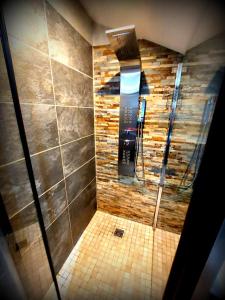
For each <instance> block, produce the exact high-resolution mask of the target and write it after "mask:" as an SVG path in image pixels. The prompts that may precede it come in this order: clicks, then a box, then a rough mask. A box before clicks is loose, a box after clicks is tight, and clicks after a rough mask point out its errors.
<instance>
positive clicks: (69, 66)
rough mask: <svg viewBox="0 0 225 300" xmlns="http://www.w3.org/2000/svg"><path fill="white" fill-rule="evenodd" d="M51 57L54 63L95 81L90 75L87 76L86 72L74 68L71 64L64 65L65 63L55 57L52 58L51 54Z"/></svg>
mask: <svg viewBox="0 0 225 300" xmlns="http://www.w3.org/2000/svg"><path fill="white" fill-rule="evenodd" d="M49 57H50V59H51V60H54V61H56V62H57V63H60V64H62V65H65V66H66V67H68V68H70V69H72V70H74V71H76V72H78V73H80V74H82V75H84V76H86V77H88V78H90V79H93V77H91V76H90V75H88V74H86V73H84V72H82V71H80V70H78V69H77V68H75V67H72V66H71V65H69V64H66V63H64V62H61V61H59V60H57V59H55V58H54V57H52V56H51V54H49Z"/></svg>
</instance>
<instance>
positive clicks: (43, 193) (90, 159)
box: [39, 156, 95, 198]
mask: <svg viewBox="0 0 225 300" xmlns="http://www.w3.org/2000/svg"><path fill="white" fill-rule="evenodd" d="M94 157H95V156H93V157H92V158H91V159H89V160H88V161H86V162H85V163H84V164H83V165H81V166H80V167H79V168H77V169H75V170H73V171H72V172H71V173H70V174H68V175H66V176H65V178H63V179H61V180H60V181H58V182H56V183H55V184H54V185H52V186H51V187H50V188H48V189H47V190H46V191H44V192H43V193H42V194H40V195H39V198H40V197H42V196H43V195H44V194H46V193H47V192H49V191H50V190H51V189H53V188H54V187H55V186H57V185H58V184H59V183H61V182H62V181H64V180H65V179H66V178H68V177H69V176H70V175H71V174H73V173H75V172H76V171H78V170H79V169H81V168H82V167H83V166H84V165H86V164H87V163H88V162H90V161H91V160H92V159H93V158H94Z"/></svg>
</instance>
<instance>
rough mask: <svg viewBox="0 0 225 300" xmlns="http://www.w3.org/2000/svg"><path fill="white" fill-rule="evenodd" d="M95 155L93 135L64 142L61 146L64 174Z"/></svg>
mask: <svg viewBox="0 0 225 300" xmlns="http://www.w3.org/2000/svg"><path fill="white" fill-rule="evenodd" d="M94 155H95V142H94V136H89V137H86V138H83V139H81V140H78V141H75V142H72V143H70V144H66V145H64V146H63V147H62V156H63V164H64V173H65V176H67V175H69V174H70V173H71V172H73V171H74V170H75V169H77V168H79V167H80V166H82V165H83V164H84V163H85V162H86V161H88V160H89V159H91V158H92V157H94Z"/></svg>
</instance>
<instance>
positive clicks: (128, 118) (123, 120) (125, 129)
mask: <svg viewBox="0 0 225 300" xmlns="http://www.w3.org/2000/svg"><path fill="white" fill-rule="evenodd" d="M140 79H141V72H140V67H139V66H134V67H130V66H129V67H124V68H122V67H121V68H120V122H119V126H120V127H119V155H118V173H119V175H124V176H130V177H134V175H135V157H136V156H135V151H136V135H137V114H138V107H139V90H140Z"/></svg>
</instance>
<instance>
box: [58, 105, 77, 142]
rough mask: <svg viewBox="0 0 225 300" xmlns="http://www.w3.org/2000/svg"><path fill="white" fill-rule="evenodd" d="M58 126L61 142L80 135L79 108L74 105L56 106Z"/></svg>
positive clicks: (74, 138) (71, 139)
mask: <svg viewBox="0 0 225 300" xmlns="http://www.w3.org/2000/svg"><path fill="white" fill-rule="evenodd" d="M57 116H58V122H59V123H58V126H59V134H60V141H61V144H63V143H66V142H70V141H73V140H76V139H78V138H79V137H80V129H79V128H80V126H79V109H78V108H76V107H57Z"/></svg>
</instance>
